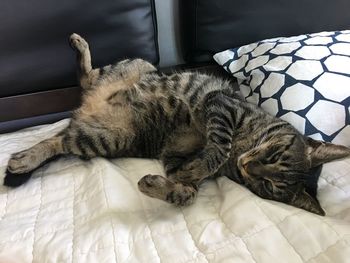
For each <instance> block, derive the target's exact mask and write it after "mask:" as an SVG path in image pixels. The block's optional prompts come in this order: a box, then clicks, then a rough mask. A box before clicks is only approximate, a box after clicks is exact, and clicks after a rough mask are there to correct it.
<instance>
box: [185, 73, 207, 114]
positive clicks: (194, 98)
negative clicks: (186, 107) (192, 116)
mask: <svg viewBox="0 0 350 263" xmlns="http://www.w3.org/2000/svg"><path fill="white" fill-rule="evenodd" d="M209 82H210V79H209V78H207V79H205V80H204V81H203V82H202V83H201V84H200V85H199V86H197V87H196V90H195V91H194V92H193V93H192V95H191V96H190V99H189V101H190V107H191V108H193V106H194V104H196V103H197V101H198V99H199V96H198V95H199V93H200V92H202V91H203V90H204V88H205V87H206V86H207V85H208V84H209Z"/></svg>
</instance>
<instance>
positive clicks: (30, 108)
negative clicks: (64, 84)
mask: <svg viewBox="0 0 350 263" xmlns="http://www.w3.org/2000/svg"><path fill="white" fill-rule="evenodd" d="M80 97H81V89H80V88H78V87H71V88H63V89H55V90H50V91H43V92H36V93H31V94H25V95H17V96H10V97H5V98H0V122H4V121H10V120H18V119H24V118H28V117H34V116H39V115H45V114H51V113H58V112H64V111H70V110H72V109H74V108H76V107H78V106H79V104H80Z"/></svg>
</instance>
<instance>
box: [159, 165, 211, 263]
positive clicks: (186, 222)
mask: <svg viewBox="0 0 350 263" xmlns="http://www.w3.org/2000/svg"><path fill="white" fill-rule="evenodd" d="M157 169H158V174H164V168H163V166H162V165H161V164H160V163H158V164H157ZM180 211H181V214H182V217H183V220H184V222H185V225H186V228H185V229H186V230H187V232H188V234H189V236H190V237H191V240H192V242H193V244H194V246H195V247H196V249H197V251H198V252H199V253H201V254H202V255H203V256H204V257H205V259H206V261H207V262H208V263H209V260H208V258H207V256H206V254H205V253H203V251H202V250H201V249H199V247H198V245H197V243H196V242H195V241H194V238H193V235H192V233H191V231H190V228H189V227H188V226H189V224H188V221H187V219H186V216H185V213H184V211H183V209H182V208H180ZM182 231H183V230H182ZM171 232H174V231H171ZM192 260H193V259H192Z"/></svg>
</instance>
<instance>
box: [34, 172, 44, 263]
mask: <svg viewBox="0 0 350 263" xmlns="http://www.w3.org/2000/svg"><path fill="white" fill-rule="evenodd" d="M42 175H43V173H42ZM39 180H40V187H39V190H40V200H39V208H38V212H37V214H36V217H35V221H34V225H33V246H32V262H34V258H35V257H34V253H35V251H34V248H35V239H36V231H35V230H36V225H37V222H38V219H39V214H40V211H41V206H42V203H43V199H42V198H43V189H42V186H43V179H42V177H40V178H39Z"/></svg>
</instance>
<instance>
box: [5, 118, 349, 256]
mask: <svg viewBox="0 0 350 263" xmlns="http://www.w3.org/2000/svg"><path fill="white" fill-rule="evenodd" d="M67 124H68V120H63V121H60V122H57V123H55V124H52V125H46V126H40V127H34V128H31V129H27V130H23V131H19V132H16V133H12V134H5V135H1V136H0V167H1V177H3V176H4V171H5V167H6V163H7V161H8V159H9V157H10V154H11V153H13V152H17V151H20V150H23V149H25V148H28V147H30V146H31V145H33V144H35V143H37V142H39V141H41V140H43V139H45V138H48V137H50V136H52V135H54V134H55V133H57V132H58V131H60V130H61V129H62V128H64V127H65V126H66V125H67ZM148 173H153V174H159V173H161V174H163V169H162V165H161V163H160V162H159V161H157V160H145V159H113V160H106V159H103V158H95V159H93V160H91V161H82V160H80V159H78V158H75V157H64V158H61V159H59V160H58V161H55V162H53V163H51V164H49V165H47V166H44V167H42V168H40V169H39V170H38V171H37V172H36V173H35V175H34V178H32V179H31V180H30V181H29V182H28V183H27V184H25V185H24V186H22V187H20V188H17V189H7V188H6V187H4V186H1V187H0V262H1V263H5V262H6V263H14V262H16V263H17V262H79V263H80V262H84V263H85V262H99V263H102V262H146V263H153V262H166V263H168V262H169V263H170V262H172V263H190V262H220V263H221V262H234V263H239V262H244V263H249V262H266V263H271V262H278V263H280V262H293V263H294V262H332V263H341V262H350V159H347V160H342V161H337V162H333V163H330V164H327V165H325V166H324V168H323V172H322V175H321V178H320V181H319V199H320V202H321V204H322V206H323V207H324V208H325V210H326V212H327V216H326V217H320V216H317V215H314V214H311V213H308V212H305V211H303V210H300V209H297V208H293V207H290V206H287V205H284V204H281V203H277V202H272V201H267V200H263V199H261V198H259V197H256V196H255V195H253V194H252V193H250V192H249V191H248V190H246V189H245V188H243V187H241V186H239V185H237V184H236V183H234V182H232V181H230V180H228V179H226V178H219V179H218V180H217V181H210V182H206V183H204V184H203V185H202V187H201V190H200V193H199V196H198V199H197V200H196V202H195V204H193V205H192V206H189V207H186V208H175V207H173V206H171V205H169V204H167V203H165V202H162V201H159V200H156V199H152V198H149V197H147V196H145V195H143V194H141V193H140V192H139V191H138V190H137V181H138V180H139V179H140V178H141V177H142V176H143V175H145V174H148ZM1 180H2V179H1Z"/></svg>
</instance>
